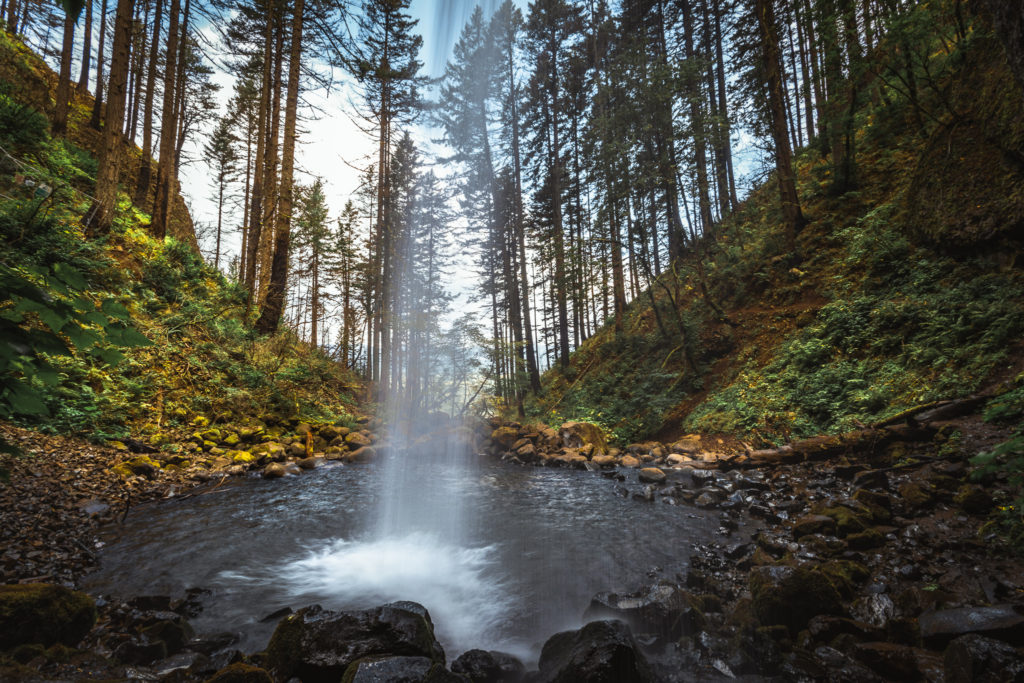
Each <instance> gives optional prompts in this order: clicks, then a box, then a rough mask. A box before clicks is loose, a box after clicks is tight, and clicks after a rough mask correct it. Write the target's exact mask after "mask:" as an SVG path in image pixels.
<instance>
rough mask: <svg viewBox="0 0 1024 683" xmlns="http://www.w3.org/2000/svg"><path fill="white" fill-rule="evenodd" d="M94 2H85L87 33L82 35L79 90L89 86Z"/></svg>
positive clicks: (81, 90) (84, 89)
mask: <svg viewBox="0 0 1024 683" xmlns="http://www.w3.org/2000/svg"><path fill="white" fill-rule="evenodd" d="M92 4H93V0H86V2H85V33H84V34H83V35H82V70H81V72H80V74H79V76H78V91H79V92H85V91H86V89H88V87H89V64H90V62H91V60H92Z"/></svg>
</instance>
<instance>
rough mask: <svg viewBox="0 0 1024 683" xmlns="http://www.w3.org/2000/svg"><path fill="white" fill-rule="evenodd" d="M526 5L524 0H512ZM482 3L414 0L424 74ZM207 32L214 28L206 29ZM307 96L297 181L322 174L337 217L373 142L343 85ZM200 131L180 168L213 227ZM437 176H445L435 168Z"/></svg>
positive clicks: (421, 136) (227, 85) (224, 93)
mask: <svg viewBox="0 0 1024 683" xmlns="http://www.w3.org/2000/svg"><path fill="white" fill-rule="evenodd" d="M516 2H517V4H519V5H520V6H521V7H523V8H524V9H525V7H526V4H527V3H526V0H516ZM477 4H480V5H481V6H482V7H483V9H484V11H485V13H486V14H488V15H489V14H490V13H492V12H493V11H494V9H496V8H497V6H498V4H499V0H412V3H411V6H410V13H411V14H412V16H413V17H414V18H416V19H417V20H418V21H419V24H418V29H419V32H420V34H421V35H422V36H423V49H422V51H421V55H420V58H421V60H422V61H423V63H424V69H423V71H424V73H426V74H427V75H428V76H431V77H437V76H440V75H442V74H443V73H444V67H445V64H446V62H447V60H448V57H449V55H450V54H451V51H452V47H453V46H454V44H455V41H456V40H457V39H458V35H459V32H460V31H461V30H462V27H463V26H464V25H465V23H466V21H467V20H468V19H469V16H470V14H471V13H472V12H473V9H474V7H475V6H476V5H477ZM207 31H209V33H210V36H211V37H212V36H213V30H212V29H209V28H208V29H207ZM213 80H214V81H215V82H216V83H218V84H219V85H220V86H221V90H220V93H219V98H218V99H219V101H220V103H221V110H222V111H223V109H224V105H225V104H226V102H227V100H228V99H229V98H230V97H231V91H232V90H231V89H232V82H233V77H232V76H231V75H230V74H229V73H226V72H222V71H221V72H218V73H217V74H216V75H215V76H214V79H213ZM306 99H307V100H308V101H309V102H310V103H311V104H313V105H314V106H315V107H316V108H317V109H319V110H320V113H319V114H318V115H317V116H318V118H317V119H316V120H307V121H306V122H305V123H304V128H305V131H304V132H303V133H302V135H301V136H300V138H299V148H298V150H297V152H296V157H297V162H296V165H297V179H298V181H299V182H302V183H309V182H310V181H311V180H312V178H313V177H320V178H322V179H323V181H324V184H325V194H326V196H327V199H328V204H329V207H330V209H331V217H332V218H334V217H337V216H338V215H339V214H340V212H341V209H342V207H343V206H344V205H345V202H346V201H347V200H348V198H349V197H350V196H351V195H352V194H353V193H354V192H355V190H356V188H357V187H358V185H359V174H360V170H359V169H365V168H366V167H367V166H368V165H369V164H371V163H373V162H374V161H375V159H376V142H375V141H374V140H373V138H372V137H371V136H367V135H366V134H364V133H363V132H362V131H360V130H359V128H358V127H357V126H356V124H355V123H354V122H353V121H352V117H353V115H354V111H353V104H356V105H357V104H358V101H357V100H356V99H355V98H354V97H353V95H352V94H351V92H349V91H346V90H345V89H344V88H340V89H338V88H336V89H335V90H334V91H332V93H331V95H330V97H324V95H323V94H322V93H307V94H306ZM434 136H436V133H434V134H433V135H432V134H431V132H430V131H427V130H425V129H423V128H422V127H421V128H419V129H418V130H417V131H414V138H417V141H418V142H420V143H425V142H426V141H427V140H428V139H429V138H430V137H434ZM205 140H206V136H205V132H204V134H203V135H198V136H194V137H193V139H192V140H191V141H189V147H190V152H191V156H192V158H193V159H194V161H193V162H192V163H191V164H189V165H188V166H186V167H184V168H182V169H181V185H182V192H183V194H184V195H185V199H186V202H187V203H188V204H189V207H190V208H191V211H192V217H193V220H194V221H195V222H196V223H197V224H207V225H213V224H215V223H216V218H217V205H216V202H215V201H214V200H213V199H212V197H213V192H214V188H213V182H212V179H213V174H212V173H211V172H210V169H209V168H208V167H207V166H206V165H205V164H204V163H202V161H201V160H200V159H201V150H202V146H203V144H204V143H205ZM439 175H444V173H443V172H439ZM240 223H241V209H240V208H239V209H231V210H230V212H229V213H225V216H224V224H225V225H226V226H237V225H239V224H240ZM224 240H225V244H226V245H227V246H226V248H227V249H228V250H231V251H232V252H235V253H237V249H238V246H239V245H240V243H241V239H240V235H239V234H238V233H237V230H235V231H234V232H233V233H232V234H230V235H225V236H224ZM453 285H454V286H455V288H456V289H463V288H465V287H467V286H471V280H470V278H469V275H468V274H464V276H463V277H462V278H460V281H458V282H454V283H453Z"/></svg>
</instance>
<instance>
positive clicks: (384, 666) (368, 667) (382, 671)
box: [341, 657, 465, 683]
mask: <svg viewBox="0 0 1024 683" xmlns="http://www.w3.org/2000/svg"><path fill="white" fill-rule="evenodd" d="M449 681H451V682H452V683H454V682H455V681H460V682H461V681H465V679H464V678H462V677H461V676H456V675H454V674H452V673H451V672H450V671H448V670H447V669H445V668H444V665H443V664H439V663H437V662H432V661H431V660H430V659H428V658H427V657H364V658H363V659H360V660H358V661H356V662H353V663H352V664H351V665H349V667H348V670H347V671H345V675H344V676H343V677H342V679H341V683H448V682H449Z"/></svg>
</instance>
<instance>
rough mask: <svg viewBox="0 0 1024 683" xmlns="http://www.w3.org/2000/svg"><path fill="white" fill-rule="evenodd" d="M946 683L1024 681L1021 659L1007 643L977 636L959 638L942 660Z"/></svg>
mask: <svg viewBox="0 0 1024 683" xmlns="http://www.w3.org/2000/svg"><path fill="white" fill-rule="evenodd" d="M943 670H944V673H945V681H946V683H999V682H1000V681H1020V680H1024V657H1022V656H1021V655H1020V653H1018V652H1017V650H1016V649H1015V648H1014V647H1013V646H1012V645H1009V644H1007V643H1004V642H1002V641H999V640H994V639H992V638H986V637H985V636H979V635H977V634H974V633H972V634H969V635H966V636H960V637H959V638H957V639H956V640H954V641H953V642H951V643H950V644H949V647H947V648H946V654H945V657H944V658H943Z"/></svg>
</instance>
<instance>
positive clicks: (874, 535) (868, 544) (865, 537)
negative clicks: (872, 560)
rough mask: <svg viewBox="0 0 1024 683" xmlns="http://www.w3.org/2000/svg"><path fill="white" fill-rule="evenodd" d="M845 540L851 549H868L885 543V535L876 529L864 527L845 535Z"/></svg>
mask: <svg viewBox="0 0 1024 683" xmlns="http://www.w3.org/2000/svg"><path fill="white" fill-rule="evenodd" d="M846 542H847V543H849V544H850V548H851V549H852V550H870V549H871V548H880V547H881V546H883V545H885V536H883V535H882V532H880V531H878V529H865V530H864V531H860V532H858V533H856V534H850V535H849V536H847V537H846Z"/></svg>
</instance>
